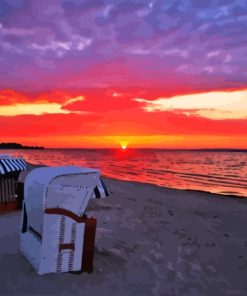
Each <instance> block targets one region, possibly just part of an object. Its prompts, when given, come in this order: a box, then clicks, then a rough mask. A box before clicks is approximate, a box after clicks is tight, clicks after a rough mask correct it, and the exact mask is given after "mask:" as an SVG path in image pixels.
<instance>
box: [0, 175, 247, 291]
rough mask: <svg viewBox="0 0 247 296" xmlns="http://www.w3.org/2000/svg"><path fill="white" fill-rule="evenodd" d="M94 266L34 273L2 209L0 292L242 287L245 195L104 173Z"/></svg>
mask: <svg viewBox="0 0 247 296" xmlns="http://www.w3.org/2000/svg"><path fill="white" fill-rule="evenodd" d="M104 181H105V183H106V185H107V187H108V189H109V190H110V192H111V193H112V194H111V196H110V197H108V198H107V199H100V200H99V199H95V200H91V201H90V203H89V205H88V208H87V214H88V216H94V217H96V218H97V233H96V247H95V258H94V272H93V273H92V274H88V273H83V274H80V275H75V274H69V273H65V274H48V275H43V276H38V275H37V274H36V273H35V272H34V271H33V270H32V268H31V266H30V265H29V263H28V262H27V261H26V260H25V258H23V256H22V255H21V254H20V252H19V232H20V212H15V213H9V214H3V215H0V225H1V227H0V242H1V247H0V295H101V296H102V295H114V296H115V295H116V296H118V295H124V296H128V295H140V296H144V295H147V296H150V295H157V296H160V295H164V296H176V295H183V296H184V295H185V296H186V295H193V296H202V295H206V296H221V295H222V296H223V295H224V296H226V295H242V296H246V295H247V231H246V224H247V199H246V200H244V199H237V198H232V197H226V196H219V195H215V194H210V193H203V192H197V191H184V190H176V189H168V188H161V187H157V186H154V185H149V184H141V183H136V182H125V181H117V180H112V179H107V178H104Z"/></svg>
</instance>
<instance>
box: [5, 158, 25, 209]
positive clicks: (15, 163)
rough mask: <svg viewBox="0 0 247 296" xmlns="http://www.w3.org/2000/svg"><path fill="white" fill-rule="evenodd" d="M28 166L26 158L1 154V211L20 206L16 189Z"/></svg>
mask: <svg viewBox="0 0 247 296" xmlns="http://www.w3.org/2000/svg"><path fill="white" fill-rule="evenodd" d="M26 168H27V164H26V162H25V160H24V159H22V158H14V157H11V156H9V155H0V212H4V211H8V210H14V209H18V208H19V207H20V202H19V201H18V198H17V195H16V189H17V183H18V177H19V174H20V172H21V171H23V170H25V169H26Z"/></svg>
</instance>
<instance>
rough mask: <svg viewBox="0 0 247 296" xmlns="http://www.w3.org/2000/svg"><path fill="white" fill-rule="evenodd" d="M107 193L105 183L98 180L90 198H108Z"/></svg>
mask: <svg viewBox="0 0 247 296" xmlns="http://www.w3.org/2000/svg"><path fill="white" fill-rule="evenodd" d="M109 195H110V194H109V192H108V190H107V188H106V186H105V183H104V182H103V180H102V179H101V178H100V179H99V182H98V184H97V186H96V187H95V188H94V191H93V194H92V196H91V197H92V198H105V197H107V196H109Z"/></svg>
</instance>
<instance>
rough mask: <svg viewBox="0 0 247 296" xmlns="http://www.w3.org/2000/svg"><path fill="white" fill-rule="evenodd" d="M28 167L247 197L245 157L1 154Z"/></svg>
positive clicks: (222, 154)
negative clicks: (82, 170) (95, 171)
mask: <svg viewBox="0 0 247 296" xmlns="http://www.w3.org/2000/svg"><path fill="white" fill-rule="evenodd" d="M0 153H1V154H10V155H13V156H22V157H24V158H25V159H26V161H28V162H31V163H38V164H46V165H71V164H74V165H80V166H85V167H92V168H99V169H100V170H101V174H102V175H104V176H107V177H111V178H115V179H120V180H131V181H139V182H145V183H152V184H156V185H159V186H165V187H171V188H179V189H196V190H203V191H209V192H215V193H220V194H233V195H238V196H244V197H247V153H246V152H203V151H167V150H146V149H140V150H139V149H129V150H126V151H122V150H117V149H116V150H114V149H102V150H85V149H45V150H1V151H0Z"/></svg>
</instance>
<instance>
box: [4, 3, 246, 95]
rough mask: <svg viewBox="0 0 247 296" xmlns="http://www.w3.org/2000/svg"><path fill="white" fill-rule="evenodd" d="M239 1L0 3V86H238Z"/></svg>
mask: <svg viewBox="0 0 247 296" xmlns="http://www.w3.org/2000/svg"><path fill="white" fill-rule="evenodd" d="M246 31H247V2H246V1H244V0H235V1H227V0H225V1H224V0H218V1H213V0H211V1H207V0H205V1H197V0H181V1H174V0H168V1H163V0H156V1H155V0H150V1H146V0H139V1H138V0H131V1H130V0H122V1H120V0H117V1H116V0H114V1H113V0H111V1H110V0H108V1H107V0H105V1H103V0H90V1H79V0H78V1H75V0H73V1H72V0H71V1H68V0H63V1H58V0H54V1H48V0H47V1H46V0H43V1H36V0H33V1H28V0H19V1H18V0H2V1H1V2H0V52H1V55H0V87H1V88H7V87H9V88H14V89H19V90H27V89H29V90H33V89H35V90H36V89H38V90H39V89H53V88H61V87H64V88H73V87H74V88H85V87H96V88H97V87H99V86H100V85H103V86H109V87H111V86H115V87H118V86H121V87H124V86H126V87H129V86H133V85H135V86H139V87H143V86H146V85H149V86H152V85H153V86H156V87H157V86H159V87H162V86H163V85H167V84H169V87H170V88H176V87H181V86H183V85H184V86H185V87H186V85H187V84H190V85H194V86H195V88H208V89H210V88H212V89H215V88H222V87H226V88H227V87H235V86H236V87H239V86H244V85H245V84H246V77H247V70H246V66H247V60H246V58H245V57H246V54H247V49H246V44H247V40H246V39H247V35H246V33H245V32H246Z"/></svg>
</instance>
